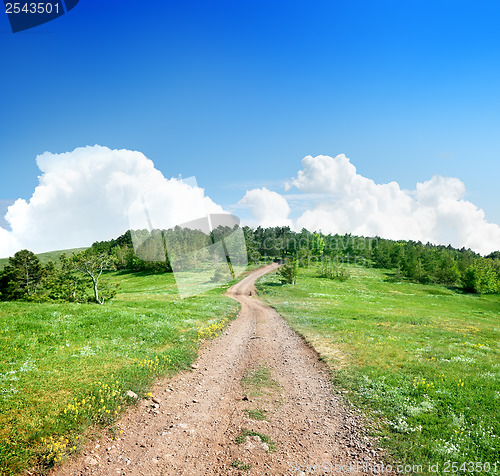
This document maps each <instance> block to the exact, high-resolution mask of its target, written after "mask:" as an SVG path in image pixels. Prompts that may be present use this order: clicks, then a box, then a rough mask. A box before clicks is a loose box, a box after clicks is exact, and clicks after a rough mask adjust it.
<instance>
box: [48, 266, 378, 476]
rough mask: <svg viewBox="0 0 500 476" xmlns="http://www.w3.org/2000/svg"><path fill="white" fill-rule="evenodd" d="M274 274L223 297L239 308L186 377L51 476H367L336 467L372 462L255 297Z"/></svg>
mask: <svg viewBox="0 0 500 476" xmlns="http://www.w3.org/2000/svg"><path fill="white" fill-rule="evenodd" d="M276 266H277V265H275V264H272V265H269V266H266V267H264V268H260V269H258V270H256V271H253V272H252V273H250V274H249V275H248V276H247V277H246V278H244V279H243V280H241V281H240V282H239V283H237V284H235V285H234V286H233V287H232V288H231V289H230V290H229V291H228V295H229V296H231V297H233V298H234V299H236V300H238V301H239V302H240V303H241V312H240V314H239V315H238V317H237V319H236V320H234V321H233V322H231V323H230V325H229V326H228V327H227V329H226V330H225V331H224V333H223V334H222V335H221V336H219V337H218V338H216V339H214V340H212V341H210V342H208V343H207V344H206V345H205V346H204V347H203V349H202V351H201V352H200V355H199V358H198V360H197V361H196V363H195V364H194V365H193V369H192V371H189V372H184V373H181V374H178V375H176V376H174V377H173V378H170V379H165V380H163V381H160V382H158V383H157V384H156V385H155V387H154V388H153V390H152V393H153V396H154V397H155V400H157V401H158V402H159V403H157V404H156V405H155V406H154V407H152V402H151V401H150V400H143V401H141V402H140V403H139V405H138V407H137V408H134V409H132V410H130V411H129V412H127V414H126V415H125V416H124V417H123V418H122V419H121V420H120V421H119V422H118V432H117V434H118V435H119V437H118V439H117V440H111V439H109V438H103V439H101V440H99V441H97V442H94V443H91V444H90V446H89V447H88V448H87V449H86V450H85V451H84V452H83V454H81V455H80V456H79V457H78V458H77V459H76V460H74V461H71V462H69V463H67V464H66V465H65V466H63V467H61V468H58V469H57V470H55V471H53V473H52V474H53V475H58V476H62V475H65V476H66V475H94V474H102V475H114V476H116V475H120V474H123V475H145V476H150V475H165V476H166V475H187V476H197V475H200V476H201V475H233V474H234V475H236V474H248V475H273V476H274V475H285V474H316V475H317V474H344V475H345V474H371V473H368V471H366V470H364V471H363V470H361V471H354V469H353V468H354V467H353V466H351V469H350V470H347V469H346V466H345V465H349V464H351V465H357V464H359V465H362V464H363V462H364V463H365V464H374V463H375V462H376V461H380V455H379V454H378V453H377V452H376V448H375V447H374V446H373V442H370V440H369V438H368V437H367V436H364V433H363V429H362V424H361V417H360V415H359V413H358V412H357V411H355V410H354V409H353V408H352V407H351V406H349V405H347V404H345V403H343V401H342V399H341V396H340V395H339V393H338V392H337V391H336V390H335V389H333V388H332V386H331V384H330V382H329V374H328V369H327V368H326V366H325V365H324V364H323V363H322V362H321V361H320V359H319V358H318V355H317V354H316V353H315V352H314V350H312V349H311V348H310V347H309V346H308V345H307V344H305V342H304V341H303V339H302V338H301V337H299V336H298V335H297V334H296V333H295V332H294V331H292V330H291V328H290V327H289V326H288V325H287V324H286V322H285V321H284V319H283V318H282V317H281V316H279V315H278V314H277V313H276V312H275V311H274V310H273V309H272V308H270V307H269V306H266V305H265V304H263V303H262V302H261V301H260V300H259V299H258V298H257V296H256V293H255V286H254V284H255V281H256V280H257V279H258V278H259V277H261V276H262V275H264V274H265V273H268V272H271V271H274V270H275V269H276ZM264 418H265V419H264ZM244 430H248V431H247V432H246V433H243V434H242V431H244ZM120 431H123V433H120ZM252 433H253V434H252ZM255 433H259V434H260V435H261V436H260V437H259V436H256V435H255ZM245 434H247V435H248V436H246V438H245ZM239 435H240V439H239V441H240V443H239V444H238V443H237V442H236V439H237V437H238V436H239ZM320 464H321V465H322V469H321V471H320V470H319V468H318V467H317V468H316V469H317V471H315V472H310V471H309V472H308V471H307V468H306V466H307V465H320ZM335 465H337V470H335ZM340 465H344V468H343V469H340ZM238 468H239V469H238Z"/></svg>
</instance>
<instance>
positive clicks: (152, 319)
mask: <svg viewBox="0 0 500 476" xmlns="http://www.w3.org/2000/svg"><path fill="white" fill-rule="evenodd" d="M106 279H107V280H110V281H112V282H114V283H118V284H119V285H120V287H119V292H118V294H117V296H116V298H114V299H113V300H112V301H110V302H107V303H106V304H105V305H104V306H99V305H96V304H73V303H27V302H0V474H16V473H18V472H20V471H23V470H25V469H27V468H30V467H33V466H34V467H38V469H39V471H41V472H43V470H44V468H46V467H50V466H51V465H53V464H55V463H58V462H59V461H61V460H62V459H64V458H65V457H66V456H67V455H68V454H71V453H72V452H76V451H78V449H79V448H80V446H81V445H82V442H84V441H85V440H86V439H87V438H88V437H89V436H90V435H91V434H92V432H93V431H95V429H96V428H97V429H98V428H99V427H100V425H105V426H110V425H111V427H112V423H113V421H114V419H115V418H116V417H117V416H118V415H119V414H120V412H121V411H122V410H123V409H124V408H125V407H126V405H127V404H129V403H131V402H132V400H133V399H130V398H128V397H126V392H127V391H128V390H132V391H133V392H135V393H136V394H138V395H139V396H140V397H143V396H145V395H147V391H148V387H149V385H150V384H151V382H152V381H153V379H154V378H155V377H156V376H159V375H168V374H170V373H174V372H176V371H178V370H180V369H185V368H188V367H189V365H190V364H191V362H192V361H193V359H194V358H195V357H196V351H197V349H198V347H199V343H200V341H201V340H202V339H204V338H210V337H212V336H213V335H215V334H217V332H218V331H219V330H220V329H221V328H222V327H223V326H224V325H225V324H226V323H227V322H228V320H230V319H233V318H234V317H235V316H236V313H237V310H238V305H237V303H236V302H235V301H233V300H231V299H230V298H228V297H225V296H223V295H222V291H223V290H224V289H225V288H219V289H215V290H212V291H209V292H207V293H206V294H204V295H200V296H196V297H193V298H188V299H182V300H181V299H180V298H179V296H178V293H177V290H176V287H175V283H174V277H173V275H172V274H147V273H142V274H141V273H135V274H132V273H124V272H113V273H108V274H107V275H106Z"/></svg>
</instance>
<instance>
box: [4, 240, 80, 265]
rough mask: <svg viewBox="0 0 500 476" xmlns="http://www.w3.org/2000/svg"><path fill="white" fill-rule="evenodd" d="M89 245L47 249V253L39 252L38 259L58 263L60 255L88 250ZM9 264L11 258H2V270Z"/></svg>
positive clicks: (45, 262) (44, 262) (43, 261)
mask: <svg viewBox="0 0 500 476" xmlns="http://www.w3.org/2000/svg"><path fill="white" fill-rule="evenodd" d="M87 248H88V247H87V246H86V247H84V248H70V249H68V250H58V251H47V252H46V253H39V254H37V256H38V259H39V260H40V261H41V262H42V263H43V264H47V263H48V262H49V261H53V262H54V263H57V262H58V261H59V256H61V255H62V254H63V253H66V254H67V255H68V256H69V255H71V254H73V253H77V252H78V251H82V250H86V249H87ZM7 264H9V258H1V259H0V270H2V269H3V268H4V267H5V266H6V265H7Z"/></svg>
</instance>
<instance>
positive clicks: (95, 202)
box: [0, 145, 223, 256]
mask: <svg viewBox="0 0 500 476" xmlns="http://www.w3.org/2000/svg"><path fill="white" fill-rule="evenodd" d="M36 162H37V165H38V167H39V168H40V170H41V172H42V174H41V176H40V177H39V185H38V186H37V187H36V189H35V191H34V193H33V196H32V197H31V198H30V200H29V201H25V200H23V199H19V200H17V201H16V202H15V203H14V204H13V205H11V206H10V207H9V208H8V212H7V214H6V216H5V219H6V221H7V222H8V223H9V225H10V227H11V231H7V230H5V229H3V228H0V256H8V255H11V254H12V253H14V252H15V251H17V250H19V249H21V248H28V249H30V250H32V251H35V252H43V251H50V250H54V249H65V248H74V247H81V246H88V245H89V244H90V243H92V242H94V241H96V240H104V239H109V238H113V237H116V236H118V235H119V234H121V233H123V232H125V231H126V230H127V229H128V228H129V227H130V223H129V219H131V220H132V221H133V222H135V223H134V224H141V225H144V227H147V226H148V221H147V218H146V214H145V211H144V209H145V207H147V208H148V209H149V210H150V211H151V215H152V216H150V219H151V221H152V225H153V227H162V226H172V225H175V224H180V223H184V222H186V221H189V220H194V219H197V218H200V217H201V216H204V215H205V214H206V211H207V210H208V211H209V212H210V213H223V210H222V208H221V207H220V206H218V205H216V204H214V203H213V202H212V201H211V200H210V199H209V198H208V197H204V195H203V190H202V189H200V188H198V187H197V186H196V185H195V184H192V185H189V184H188V183H185V182H183V181H180V180H177V179H170V180H169V179H166V178H165V177H164V176H163V175H162V173H161V172H160V171H159V170H157V169H155V167H154V164H153V162H152V161H151V160H149V159H148V158H146V157H145V156H144V155H143V154H142V153H140V152H136V151H130V150H111V149H109V148H107V147H101V146H98V145H96V146H94V147H81V148H77V149H75V150H74V151H72V152H67V153H63V154H52V153H50V152H45V153H44V154H41V155H39V156H38V157H37V158H36ZM142 197H146V201H147V203H146V202H144V201H142ZM138 201H142V203H144V205H145V206H143V207H142V208H141V209H137V206H136V207H135V211H134V206H133V205H134V204H137V203H138ZM130 210H132V214H131V216H130V217H129V211H130ZM158 211H161V213H159V212H158Z"/></svg>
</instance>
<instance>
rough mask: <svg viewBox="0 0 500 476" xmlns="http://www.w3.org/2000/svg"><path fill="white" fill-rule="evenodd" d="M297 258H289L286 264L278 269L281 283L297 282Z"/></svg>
mask: <svg viewBox="0 0 500 476" xmlns="http://www.w3.org/2000/svg"><path fill="white" fill-rule="evenodd" d="M297 268H298V266H297V260H295V259H293V258H287V259H286V261H285V264H283V265H282V266H281V267H280V268H279V269H278V275H279V276H280V282H281V284H295V283H296V282H297Z"/></svg>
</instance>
